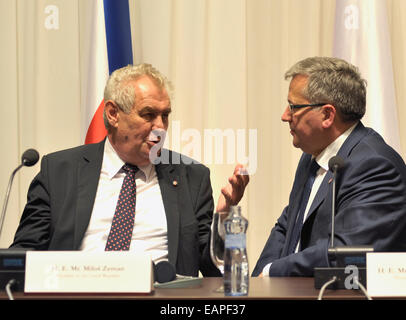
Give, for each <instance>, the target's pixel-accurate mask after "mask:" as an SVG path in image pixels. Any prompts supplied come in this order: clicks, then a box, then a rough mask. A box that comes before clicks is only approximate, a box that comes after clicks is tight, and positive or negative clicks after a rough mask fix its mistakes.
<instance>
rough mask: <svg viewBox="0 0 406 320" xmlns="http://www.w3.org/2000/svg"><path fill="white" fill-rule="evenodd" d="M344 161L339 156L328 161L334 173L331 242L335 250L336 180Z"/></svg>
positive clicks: (331, 246)
mask: <svg viewBox="0 0 406 320" xmlns="http://www.w3.org/2000/svg"><path fill="white" fill-rule="evenodd" d="M344 165H345V163H344V160H343V159H342V158H341V157H339V156H334V157H331V158H330V160H329V161H328V168H329V169H330V171H331V172H333V190H332V194H333V195H332V200H331V240H330V248H334V220H335V214H336V179H337V171H338V170H339V169H341V168H342V167H344Z"/></svg>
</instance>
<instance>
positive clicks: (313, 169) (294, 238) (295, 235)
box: [288, 159, 320, 254]
mask: <svg viewBox="0 0 406 320" xmlns="http://www.w3.org/2000/svg"><path fill="white" fill-rule="evenodd" d="M319 168H320V166H319V165H318V164H317V162H316V160H314V159H313V160H312V161H311V163H310V168H309V171H308V172H309V176H308V178H307V181H306V184H305V186H304V189H303V195H302V200H301V202H300V209H299V212H298V215H297V218H296V222H295V226H294V229H293V232H292V235H291V237H290V243H289V250H288V254H292V253H294V252H295V250H296V247H297V244H298V242H299V238H300V233H301V231H302V226H303V217H304V213H305V211H306V206H307V202H308V201H309V197H310V192H311V191H312V186H313V183H314V180H315V179H316V173H317V170H319Z"/></svg>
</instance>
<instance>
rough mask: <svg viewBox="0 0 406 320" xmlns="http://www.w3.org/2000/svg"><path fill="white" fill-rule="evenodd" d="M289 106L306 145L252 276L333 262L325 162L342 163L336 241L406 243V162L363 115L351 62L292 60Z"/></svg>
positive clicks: (298, 272) (301, 272)
mask: <svg viewBox="0 0 406 320" xmlns="http://www.w3.org/2000/svg"><path fill="white" fill-rule="evenodd" d="M285 76H286V78H287V79H291V82H290V87H289V94H288V106H287V108H286V110H285V111H284V113H283V115H282V121H284V122H286V123H288V124H289V128H290V133H291V134H292V137H293V145H294V146H295V147H297V148H300V149H302V151H303V152H304V153H303V155H302V157H301V159H300V161H299V165H298V168H297V171H296V176H295V180H294V182H293V187H292V191H291V193H290V197H289V204H288V206H287V207H286V208H285V209H284V210H283V213H282V215H281V216H280V218H279V219H278V221H277V223H276V225H275V227H274V228H273V229H272V231H271V234H270V236H269V238H268V241H267V243H266V244H265V247H264V249H263V251H262V254H261V256H260V257H259V260H258V262H257V264H256V266H255V269H254V271H253V276H258V275H264V276H268V275H269V276H312V275H313V269H314V268H315V267H326V266H329V265H330V264H331V261H329V259H328V255H327V249H328V247H329V239H330V233H329V231H330V230H331V199H332V194H331V192H332V188H331V184H330V183H331V178H332V173H331V171H330V172H329V171H328V170H329V168H328V161H329V159H330V158H331V157H333V156H336V155H338V156H340V157H341V158H342V159H343V160H344V162H345V166H344V167H343V168H342V169H341V170H340V172H339V176H338V180H337V184H336V185H337V194H336V216H335V231H336V232H335V242H334V243H335V245H338V246H340V245H366V246H372V247H374V249H375V251H405V250H406V166H405V163H404V162H403V160H402V158H401V157H400V156H399V154H398V153H396V152H395V151H394V150H393V149H392V148H391V147H390V146H388V145H387V144H386V143H385V142H384V140H383V139H382V137H381V136H380V135H379V134H378V133H376V132H375V131H374V130H372V129H370V128H365V127H364V126H363V124H362V123H361V122H360V120H361V118H362V117H363V115H364V113H365V105H366V84H365V81H364V80H363V79H362V78H361V76H360V74H359V72H358V70H357V68H356V67H354V66H352V65H351V64H349V63H347V62H345V61H343V60H340V59H335V58H324V57H314V58H308V59H304V60H302V61H299V62H298V63H296V64H295V65H294V66H293V67H292V68H291V69H290V70H288V72H287V73H286V75H285Z"/></svg>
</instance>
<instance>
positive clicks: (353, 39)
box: [333, 0, 401, 153]
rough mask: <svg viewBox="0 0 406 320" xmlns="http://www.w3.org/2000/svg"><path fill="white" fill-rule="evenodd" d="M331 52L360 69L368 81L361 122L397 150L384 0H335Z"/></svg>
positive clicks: (393, 90) (390, 56)
mask: <svg viewBox="0 0 406 320" xmlns="http://www.w3.org/2000/svg"><path fill="white" fill-rule="evenodd" d="M333 55H334V56H335V57H337V58H342V59H344V60H346V61H348V62H350V63H352V64H353V65H355V66H357V67H358V68H359V70H360V72H361V75H362V76H363V78H364V79H366V80H367V107H366V114H365V116H364V118H363V122H364V124H365V125H366V126H368V127H371V128H373V129H375V130H376V131H377V132H379V133H380V134H381V135H382V136H383V137H384V139H385V141H386V142H387V143H388V144H389V145H391V146H392V147H393V148H394V149H395V150H397V151H398V152H399V153H400V152H401V148H400V137H399V125H398V116H397V108H396V98H395V86H394V80H393V69H392V54H391V46H390V34H389V27H388V20H387V11H386V1H385V0H368V1H365V0H336V12H335V29H334V46H333Z"/></svg>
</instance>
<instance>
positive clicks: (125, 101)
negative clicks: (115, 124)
mask: <svg viewBox="0 0 406 320" xmlns="http://www.w3.org/2000/svg"><path fill="white" fill-rule="evenodd" d="M142 76H148V77H150V78H151V79H152V80H154V82H155V83H156V84H157V86H158V87H159V88H161V89H165V90H166V92H167V93H168V95H171V93H172V84H171V83H170V81H169V80H168V79H167V78H166V77H165V76H164V75H163V74H162V73H161V72H159V71H158V70H157V69H155V68H154V67H153V66H152V65H150V64H148V63H141V64H138V65H128V66H126V67H123V68H120V69H117V70H115V71H114V72H113V73H112V74H111V75H110V77H109V79H108V80H107V83H106V87H105V88H104V101H105V102H106V101H108V100H112V101H114V102H115V103H116V104H117V106H118V107H119V108H120V109H121V110H122V111H123V112H125V113H127V114H128V113H130V112H131V109H132V108H133V106H134V104H135V88H134V86H131V85H128V84H129V83H130V82H134V81H136V80H137V79H138V78H140V77H142ZM103 120H104V126H105V127H106V128H107V129H108V128H109V126H110V124H109V122H108V121H107V117H106V111H105V110H104V112H103Z"/></svg>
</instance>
